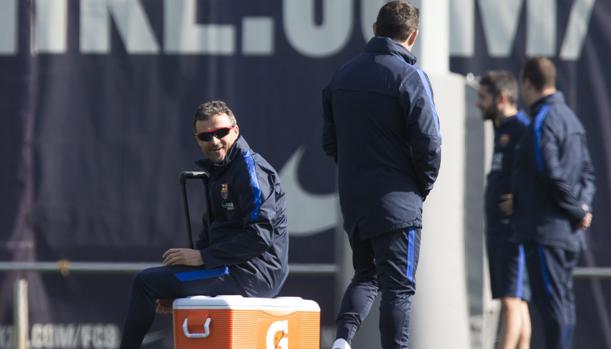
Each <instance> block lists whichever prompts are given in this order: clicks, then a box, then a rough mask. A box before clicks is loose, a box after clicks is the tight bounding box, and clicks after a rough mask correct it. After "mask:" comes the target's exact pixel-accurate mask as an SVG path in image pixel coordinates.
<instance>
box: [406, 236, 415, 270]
mask: <svg viewBox="0 0 611 349" xmlns="http://www.w3.org/2000/svg"><path fill="white" fill-rule="evenodd" d="M414 234H415V232H414V228H409V231H408V232H407V270H406V276H407V279H408V280H409V281H411V282H413V281H414V258H415V256H414Z"/></svg>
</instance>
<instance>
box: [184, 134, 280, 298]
mask: <svg viewBox="0 0 611 349" xmlns="http://www.w3.org/2000/svg"><path fill="white" fill-rule="evenodd" d="M198 165H200V166H201V167H202V168H203V169H205V170H206V171H208V172H209V173H210V180H209V184H208V195H209V197H210V203H211V206H212V207H211V208H210V209H211V212H212V219H211V222H207V220H206V219H204V228H203V229H202V232H201V235H200V237H199V239H198V241H197V243H196V248H197V249H199V250H201V253H202V258H203V260H204V265H205V266H206V268H218V267H222V266H228V267H229V271H230V273H231V274H232V275H233V277H234V278H235V279H236V281H237V282H238V283H239V284H240V285H241V286H242V287H243V288H244V290H245V292H246V294H252V295H257V294H259V295H261V294H262V290H268V291H267V292H268V295H267V296H275V295H276V294H277V293H278V292H279V291H280V287H281V286H282V284H283V283H284V281H285V279H286V277H287V274H288V243H289V236H288V230H287V217H286V208H285V203H284V202H285V194H284V191H283V190H282V188H281V187H280V176H279V175H278V173H276V171H275V170H274V168H273V167H272V166H271V165H270V164H269V163H268V162H267V161H266V160H265V159H264V158H263V157H261V155H259V154H257V153H255V152H253V151H252V149H250V147H249V146H248V144H247V143H246V141H245V140H244V138H243V137H242V136H240V137H239V138H238V139H237V141H236V143H235V144H234V146H233V147H232V148H231V150H230V152H229V154H228V155H227V157H226V158H225V161H224V162H223V163H222V164H220V165H218V164H212V162H210V161H209V160H202V161H198Z"/></svg>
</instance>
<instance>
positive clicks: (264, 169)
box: [235, 148, 277, 179]
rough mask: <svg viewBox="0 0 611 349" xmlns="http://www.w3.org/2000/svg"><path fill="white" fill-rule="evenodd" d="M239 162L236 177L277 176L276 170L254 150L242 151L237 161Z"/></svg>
mask: <svg viewBox="0 0 611 349" xmlns="http://www.w3.org/2000/svg"><path fill="white" fill-rule="evenodd" d="M235 160H236V162H237V164H236V165H237V166H235V167H236V170H235V171H236V175H242V176H244V178H249V179H250V178H251V177H253V178H256V177H257V176H260V175H261V174H268V175H274V176H277V172H276V169H275V168H274V167H273V166H272V165H271V164H270V163H269V162H268V161H267V160H265V158H264V157H263V156H262V155H261V154H259V153H257V152H255V151H253V150H252V149H250V148H249V149H242V150H241V152H240V154H238V156H237V158H236V159H235Z"/></svg>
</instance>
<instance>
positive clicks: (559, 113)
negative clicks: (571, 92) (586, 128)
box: [544, 103, 583, 132]
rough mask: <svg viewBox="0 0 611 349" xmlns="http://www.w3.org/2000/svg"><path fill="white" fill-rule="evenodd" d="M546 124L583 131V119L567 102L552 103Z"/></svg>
mask: <svg viewBox="0 0 611 349" xmlns="http://www.w3.org/2000/svg"><path fill="white" fill-rule="evenodd" d="M544 124H545V125H547V126H548V127H552V128H557V127H562V128H564V129H568V130H571V131H579V132H581V131H583V125H582V124H581V121H580V120H579V118H578V117H577V115H575V112H574V111H573V110H572V109H571V108H570V107H569V106H568V105H566V104H565V103H555V104H552V105H551V106H550V109H549V112H548V115H547V117H546V118H545V120H544Z"/></svg>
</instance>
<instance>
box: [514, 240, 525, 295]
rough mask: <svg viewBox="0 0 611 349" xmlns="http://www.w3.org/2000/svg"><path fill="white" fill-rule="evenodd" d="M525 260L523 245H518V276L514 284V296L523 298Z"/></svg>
mask: <svg viewBox="0 0 611 349" xmlns="http://www.w3.org/2000/svg"><path fill="white" fill-rule="evenodd" d="M525 262H526V256H525V255H524V246H522V245H520V247H519V253H518V277H517V284H516V297H518V298H524V290H523V286H524V265H525Z"/></svg>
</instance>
